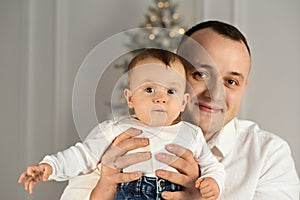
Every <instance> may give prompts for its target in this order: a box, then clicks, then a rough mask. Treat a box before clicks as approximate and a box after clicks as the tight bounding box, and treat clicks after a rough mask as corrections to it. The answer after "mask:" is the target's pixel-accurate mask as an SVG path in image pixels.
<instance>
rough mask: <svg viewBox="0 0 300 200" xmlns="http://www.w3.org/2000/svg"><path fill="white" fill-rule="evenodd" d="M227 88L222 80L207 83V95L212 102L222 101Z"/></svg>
mask: <svg viewBox="0 0 300 200" xmlns="http://www.w3.org/2000/svg"><path fill="white" fill-rule="evenodd" d="M224 90H225V88H224V84H223V81H222V80H221V79H212V80H209V81H208V82H207V83H206V91H205V95H206V96H207V97H209V98H211V99H212V100H222V99H223V98H224V95H225V91H224Z"/></svg>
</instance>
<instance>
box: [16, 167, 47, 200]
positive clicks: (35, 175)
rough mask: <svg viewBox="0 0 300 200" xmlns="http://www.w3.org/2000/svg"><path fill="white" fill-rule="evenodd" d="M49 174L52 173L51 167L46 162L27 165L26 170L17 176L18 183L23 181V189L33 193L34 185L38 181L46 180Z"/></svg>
mask: <svg viewBox="0 0 300 200" xmlns="http://www.w3.org/2000/svg"><path fill="white" fill-rule="evenodd" d="M50 174H52V167H51V166H50V165H49V164H47V163H41V164H38V165H32V166H29V167H27V169H26V171H25V172H23V173H22V174H21V176H20V177H19V180H18V183H22V182H23V180H25V181H24V188H25V190H29V193H30V194H33V189H34V186H35V184H36V183H37V182H39V181H47V180H48V178H49V176H50Z"/></svg>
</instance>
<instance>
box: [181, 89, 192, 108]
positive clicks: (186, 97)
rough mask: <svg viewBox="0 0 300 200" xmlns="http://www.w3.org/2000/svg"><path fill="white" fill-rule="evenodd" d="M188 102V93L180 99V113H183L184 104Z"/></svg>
mask: <svg viewBox="0 0 300 200" xmlns="http://www.w3.org/2000/svg"><path fill="white" fill-rule="evenodd" d="M189 100H190V94H189V93H185V94H184V96H183V99H182V105H181V110H180V111H181V112H183V111H184V109H185V106H186V104H187V103H188V102H189Z"/></svg>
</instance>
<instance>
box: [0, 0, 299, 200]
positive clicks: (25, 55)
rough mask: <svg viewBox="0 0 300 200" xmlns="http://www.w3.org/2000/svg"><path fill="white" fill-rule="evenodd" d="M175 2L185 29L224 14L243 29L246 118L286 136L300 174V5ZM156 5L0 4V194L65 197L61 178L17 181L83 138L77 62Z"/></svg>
mask: <svg viewBox="0 0 300 200" xmlns="http://www.w3.org/2000/svg"><path fill="white" fill-rule="evenodd" d="M176 2H178V3H179V4H180V7H179V12H180V13H182V14H183V15H184V16H183V17H184V23H185V24H186V25H187V26H191V25H192V24H194V23H196V22H198V21H201V20H203V19H221V20H224V21H227V22H231V23H233V24H235V25H237V26H238V27H239V28H240V29H241V30H242V31H243V32H244V33H245V35H246V36H247V38H248V40H249V43H250V47H251V49H252V55H253V64H252V72H251V77H250V83H249V87H248V89H247V91H246V95H245V98H244V102H243V105H242V109H241V113H240V116H241V117H243V118H247V119H252V120H255V121H257V122H258V123H259V124H260V126H261V127H262V128H265V129H267V130H270V131H272V132H274V133H276V134H278V135H279V136H281V137H283V138H284V139H286V140H287V141H288V142H289V144H290V145H291V148H292V151H293V155H294V158H295V161H296V165H297V169H298V173H300V156H299V154H300V149H299V148H300V147H299V145H298V143H299V137H298V133H299V132H300V125H299V124H300V123H299V122H300V106H299V102H300V90H299V84H300V78H299V77H300V66H299V65H300V64H299V63H300V56H299V52H300V37H299V35H300V23H299V20H300V12H299V8H300V1H298V0H287V1H273V0H265V1H258V0H251V1H247V0H226V1H222V2H220V1H217V0H188V1H184V3H183V1H179V0H176ZM150 4H151V2H150V1H141V0H127V1H119V0H110V1H105V3H104V1H96V0H85V1H82V0H63V1H62V0H1V1H0V69H1V71H0V72H1V73H0V75H1V78H0V94H1V101H0V111H1V114H0V123H1V125H0V131H1V135H2V139H1V145H0V152H1V172H0V173H1V182H0V186H1V187H0V195H1V199H20V200H21V199H43V200H47V199H49V200H50V199H51V200H52V199H59V195H60V194H61V192H62V190H63V187H64V186H65V183H60V184H58V183H47V184H39V185H38V187H37V190H36V193H35V195H33V196H31V197H30V196H28V195H27V194H26V193H25V192H23V190H22V186H20V185H17V183H16V180H17V177H18V176H19V174H20V172H21V170H23V169H24V168H25V167H26V166H27V165H28V164H32V163H36V162H38V161H39V160H40V159H41V158H42V157H43V156H44V155H45V154H46V153H53V152H56V151H58V150H61V149H63V148H65V147H67V146H69V145H71V144H74V143H75V142H76V141H79V137H78V135H77V132H76V130H75V127H74V122H73V118H72V112H71V103H72V102H71V101H72V88H73V83H74V79H75V76H76V72H77V70H78V68H79V66H80V64H81V62H82V61H83V59H84V58H85V56H86V55H87V54H88V53H89V52H90V51H91V50H92V49H93V48H94V47H95V46H96V45H97V44H98V43H99V42H101V41H103V40H105V39H107V38H108V37H110V36H112V35H113V34H116V33H119V32H121V31H123V30H126V29H131V28H136V27H138V25H140V24H141V23H143V21H144V14H145V13H146V9H147V8H148V6H149V5H150ZM111 74H118V72H117V71H113V72H112V73H111ZM113 78H114V77H112V78H111V79H112V80H113ZM108 91H109V88H108ZM104 96H105V95H104ZM109 99H110V97H109V96H108V97H107V100H105V98H103V102H104V101H109ZM103 102H102V103H101V102H100V103H99V102H98V103H97V106H102V108H100V109H99V110H102V111H103V112H100V113H98V117H99V120H100V121H101V120H104V119H105V118H106V116H107V114H106V111H109V108H108V107H107V106H105V104H104V103H103ZM7 155H8V156H7Z"/></svg>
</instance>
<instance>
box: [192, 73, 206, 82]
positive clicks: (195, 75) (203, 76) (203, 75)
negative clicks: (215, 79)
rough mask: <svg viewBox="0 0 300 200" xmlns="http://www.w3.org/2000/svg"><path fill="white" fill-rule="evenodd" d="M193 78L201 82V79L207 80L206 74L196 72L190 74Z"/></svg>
mask: <svg viewBox="0 0 300 200" xmlns="http://www.w3.org/2000/svg"><path fill="white" fill-rule="evenodd" d="M192 76H193V78H194V79H195V80H202V79H207V78H208V74H207V73H205V72H201V71H196V72H194V73H193V74H192Z"/></svg>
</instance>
